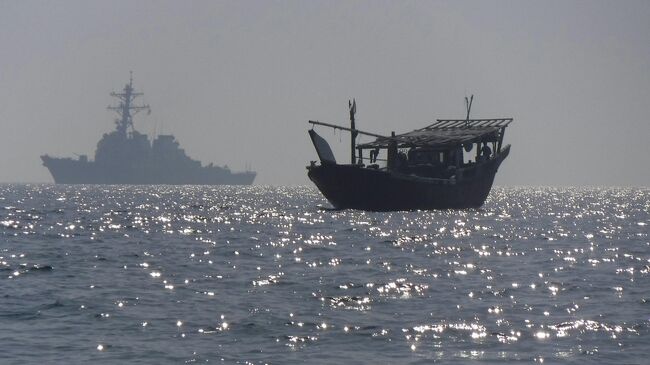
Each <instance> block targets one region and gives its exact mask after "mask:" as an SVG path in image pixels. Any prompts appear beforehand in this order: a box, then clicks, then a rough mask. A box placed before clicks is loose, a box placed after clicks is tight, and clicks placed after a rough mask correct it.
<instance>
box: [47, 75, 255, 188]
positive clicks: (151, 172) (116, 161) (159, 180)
mask: <svg viewBox="0 0 650 365" xmlns="http://www.w3.org/2000/svg"><path fill="white" fill-rule="evenodd" d="M110 95H111V96H112V97H114V98H117V99H118V103H117V104H116V105H111V106H109V107H108V109H109V110H113V111H115V112H117V114H118V115H119V118H118V119H116V120H115V124H116V128H115V130H114V131H112V132H110V133H105V134H104V136H103V137H102V139H101V140H100V141H99V142H98V143H97V150H96V151H95V159H94V161H93V160H89V159H88V156H86V155H80V156H79V157H78V158H77V159H73V158H56V157H50V156H48V155H43V156H41V160H43V165H44V166H45V167H47V168H48V170H49V171H50V173H51V174H52V177H53V178H54V182H55V183H57V184H169V185H182V184H192V185H250V184H252V183H253V180H254V179H255V175H256V173H255V172H253V171H245V172H232V171H230V169H229V168H228V167H227V166H224V167H220V166H215V165H213V164H212V163H210V164H209V165H207V166H202V165H201V162H200V161H197V160H194V159H192V158H190V157H189V156H187V155H186V154H185V150H183V149H182V148H180V147H179V144H178V142H177V141H176V140H175V138H174V136H173V135H158V136H157V137H155V138H152V142H150V141H149V137H148V136H147V135H146V134H142V133H140V132H138V131H137V130H135V128H134V126H133V116H134V115H135V114H137V113H138V112H141V111H147V112H148V113H151V108H150V107H149V105H135V104H134V99H135V98H137V97H138V96H142V95H143V93H140V92H135V90H134V89H133V76H132V75H131V77H130V78H129V83H128V84H126V85H125V86H124V89H123V91H122V92H121V93H115V92H113V93H111V94H110Z"/></svg>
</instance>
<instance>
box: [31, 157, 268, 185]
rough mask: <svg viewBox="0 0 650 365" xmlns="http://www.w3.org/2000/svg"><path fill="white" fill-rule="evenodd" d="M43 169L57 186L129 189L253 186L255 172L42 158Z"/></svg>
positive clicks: (218, 168)
mask: <svg viewBox="0 0 650 365" xmlns="http://www.w3.org/2000/svg"><path fill="white" fill-rule="evenodd" d="M41 159H42V160H43V165H44V166H45V167H47V169H48V170H49V171H50V173H51V174H52V177H53V178H54V182H55V183H57V184H129V185H152V184H164V185H250V184H252V183H253V180H254V179H255V175H256V174H255V173H254V172H239V173H233V172H230V170H228V169H224V168H220V167H202V166H196V167H188V168H183V169H178V168H176V169H173V168H170V167H165V166H157V167H152V166H125V165H110V166H109V165H101V164H98V163H96V162H90V161H80V160H73V159H70V158H53V157H49V156H42V157H41Z"/></svg>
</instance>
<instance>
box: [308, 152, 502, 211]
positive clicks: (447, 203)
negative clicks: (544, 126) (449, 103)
mask: <svg viewBox="0 0 650 365" xmlns="http://www.w3.org/2000/svg"><path fill="white" fill-rule="evenodd" d="M508 153H509V148H505V149H504V150H503V151H502V152H501V153H500V154H498V155H496V156H495V157H494V158H493V159H491V160H489V161H487V162H483V163H481V164H477V165H475V166H474V167H469V168H464V169H462V170H459V172H458V173H457V175H458V176H457V178H456V179H431V178H423V177H418V176H414V175H404V174H400V173H392V172H388V171H386V170H379V169H370V168H365V167H360V166H356V165H336V164H324V165H315V166H309V167H308V170H309V172H308V176H309V178H310V179H311V181H313V182H314V184H316V186H317V187H318V189H319V190H320V191H321V192H322V193H323V195H324V196H325V198H327V200H328V201H329V202H330V203H331V204H332V205H333V206H334V207H335V208H337V209H347V208H350V209H360V210H370V211H394V210H418V209H420V210H431V209H464V208H478V207H480V206H482V205H483V203H484V202H485V200H486V199H487V196H488V194H489V193H490V190H491V188H492V183H493V181H494V176H495V174H496V172H497V169H498V168H499V165H500V164H501V162H502V161H503V160H504V159H505V158H506V157H507V155H508Z"/></svg>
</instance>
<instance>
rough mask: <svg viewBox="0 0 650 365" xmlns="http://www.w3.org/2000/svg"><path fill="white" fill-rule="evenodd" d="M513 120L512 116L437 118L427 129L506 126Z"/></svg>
mask: <svg viewBox="0 0 650 365" xmlns="http://www.w3.org/2000/svg"><path fill="white" fill-rule="evenodd" d="M511 122H512V118H491V119H470V120H465V119H437V120H436V122H435V123H433V124H431V125H429V126H427V127H425V129H444V128H473V127H506V126H508V124H510V123H511Z"/></svg>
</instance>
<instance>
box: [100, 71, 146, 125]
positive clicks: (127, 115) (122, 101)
mask: <svg viewBox="0 0 650 365" xmlns="http://www.w3.org/2000/svg"><path fill="white" fill-rule="evenodd" d="M110 95H111V96H112V97H114V98H117V99H118V100H119V103H118V104H117V105H109V106H108V109H109V110H113V111H115V112H117V114H118V115H119V116H120V118H119V119H115V124H116V125H117V132H118V133H119V134H120V135H122V136H124V137H125V138H126V137H127V129H128V128H129V127H131V130H134V128H133V116H134V115H135V114H137V113H138V112H140V111H142V110H146V111H147V112H148V113H151V108H150V107H149V105H147V104H145V105H133V100H135V98H136V97H138V96H142V95H144V94H143V93H138V92H135V90H134V89H133V71H130V77H129V83H128V84H126V85H125V86H124V90H123V92H121V93H116V92H112V93H111V94H110ZM132 112H133V113H132Z"/></svg>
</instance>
